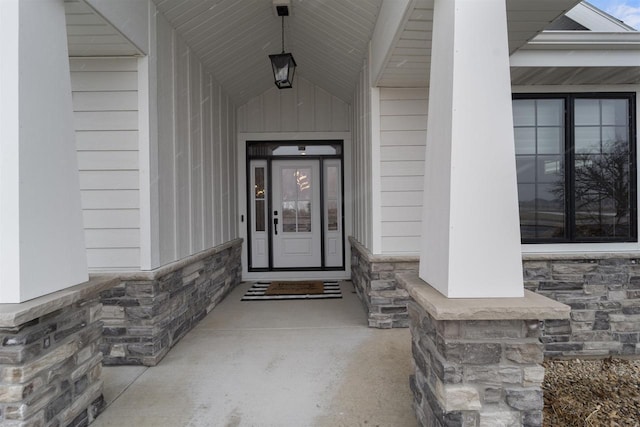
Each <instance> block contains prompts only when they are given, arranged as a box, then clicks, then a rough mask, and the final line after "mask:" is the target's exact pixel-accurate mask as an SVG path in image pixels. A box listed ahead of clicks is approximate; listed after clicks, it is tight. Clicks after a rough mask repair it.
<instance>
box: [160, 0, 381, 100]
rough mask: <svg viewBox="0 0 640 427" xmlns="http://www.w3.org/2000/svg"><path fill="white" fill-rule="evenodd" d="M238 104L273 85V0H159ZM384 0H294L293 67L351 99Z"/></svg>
mask: <svg viewBox="0 0 640 427" xmlns="http://www.w3.org/2000/svg"><path fill="white" fill-rule="evenodd" d="M154 1H155V3H156V4H157V6H158V9H159V10H160V11H161V12H162V13H163V14H164V15H165V16H166V17H167V19H168V20H169V22H170V23H171V24H172V25H173V26H174V27H175V28H176V29H177V30H178V32H179V33H180V34H181V35H182V37H183V38H184V39H185V41H186V43H187V44H188V45H189V46H191V48H192V49H193V50H194V51H195V52H196V53H197V54H198V55H199V56H200V58H201V59H202V61H203V63H204V64H205V65H206V66H207V67H209V68H210V69H211V71H212V72H213V74H214V75H215V76H216V79H217V80H218V81H219V82H220V83H221V84H222V85H223V86H224V88H225V89H226V91H227V92H228V93H229V94H230V95H231V97H232V98H233V99H234V101H235V102H236V104H237V105H241V104H244V103H245V102H246V101H248V100H249V99H250V98H252V97H254V96H256V95H258V94H261V93H262V92H264V91H265V90H267V89H269V88H270V87H271V86H272V85H273V73H272V72H271V65H270V62H269V58H268V55H270V54H274V53H280V51H281V25H282V21H281V19H282V18H280V17H278V16H276V14H275V13H274V11H273V5H272V1H271V0H154ZM381 1H382V0H292V1H291V8H290V11H291V16H289V17H286V18H285V50H286V51H287V52H291V53H292V54H293V57H294V58H295V60H296V63H297V64H298V68H297V70H296V73H300V75H301V76H304V77H305V78H306V79H307V80H309V81H311V82H312V83H314V84H316V85H318V86H320V87H322V88H324V89H325V90H327V91H329V92H330V93H332V94H333V95H335V96H337V97H339V98H341V99H343V100H345V101H350V99H351V94H352V92H353V88H354V87H355V83H356V81H357V78H358V74H359V73H360V70H361V68H362V65H363V61H364V58H365V55H366V52H367V49H368V42H369V40H370V39H371V34H372V32H373V28H374V25H375V22H376V18H377V16H378V9H379V7H380V3H381Z"/></svg>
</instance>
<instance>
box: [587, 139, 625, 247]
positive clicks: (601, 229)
mask: <svg viewBox="0 0 640 427" xmlns="http://www.w3.org/2000/svg"><path fill="white" fill-rule="evenodd" d="M630 188H631V186H630V182H629V155H628V151H627V146H626V145H624V144H620V145H619V146H618V147H617V148H615V149H614V150H613V151H612V152H611V153H610V154H604V155H590V156H587V155H582V156H579V157H576V164H575V206H576V213H575V215H576V237H578V238H594V237H629V236H630V235H631V234H630V232H631V230H630V227H629V225H630V214H631V194H630Z"/></svg>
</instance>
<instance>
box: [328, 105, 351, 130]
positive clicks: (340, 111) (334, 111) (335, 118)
mask: <svg viewBox="0 0 640 427" xmlns="http://www.w3.org/2000/svg"><path fill="white" fill-rule="evenodd" d="M331 129H332V130H338V129H340V130H345V131H346V130H350V129H351V128H350V126H349V106H348V105H347V104H345V103H344V102H343V101H342V100H340V99H338V98H336V97H332V98H331Z"/></svg>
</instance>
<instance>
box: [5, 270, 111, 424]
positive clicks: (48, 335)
mask: <svg viewBox="0 0 640 427" xmlns="http://www.w3.org/2000/svg"><path fill="white" fill-rule="evenodd" d="M116 283H117V280H115V279H94V280H91V281H90V282H87V283H86V284H83V285H78V286H75V287H72V288H69V289H66V290H63V291H60V292H56V293H54V294H50V295H47V296H45V297H41V298H37V299H35V300H32V301H29V302H27V303H22V304H1V305H0V306H2V309H1V312H0V425H2V426H7V427H13V426H16V427H17V426H21V427H27V426H30V427H31V426H33V427H35V426H48V427H50V426H51V427H52V426H72V427H75V426H86V425H87V424H88V423H90V422H91V421H93V419H94V418H95V417H96V416H97V415H98V413H99V412H101V411H102V409H103V408H104V399H103V397H102V387H103V385H102V380H101V379H100V374H101V369H102V364H101V362H102V353H100V349H99V342H100V339H101V336H102V322H101V321H100V317H101V308H102V305H101V304H100V299H99V292H100V291H102V290H103V289H107V288H110V287H112V286H114V285H115V284H116Z"/></svg>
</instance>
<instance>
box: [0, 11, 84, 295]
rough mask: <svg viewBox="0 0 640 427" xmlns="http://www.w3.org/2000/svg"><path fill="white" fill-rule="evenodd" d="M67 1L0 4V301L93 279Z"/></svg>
mask: <svg viewBox="0 0 640 427" xmlns="http://www.w3.org/2000/svg"><path fill="white" fill-rule="evenodd" d="M65 25H66V24H65V14H64V4H63V0H46V1H25V0H2V1H0V40H2V43H0V303H19V302H22V301H26V300H28V299H32V298H36V297H38V296H41V295H45V294H48V293H51V292H54V291H57V290H60V289H63V288H66V287H69V286H73V285H76V284H78V283H81V282H84V281H86V280H87V279H88V275H87V258H86V251H85V243H84V231H83V226H82V210H81V204H80V183H79V174H78V160H77V155H76V146H75V136H74V125H73V108H72V102H71V77H70V72H69V55H68V52H67V35H66V27H65Z"/></svg>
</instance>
